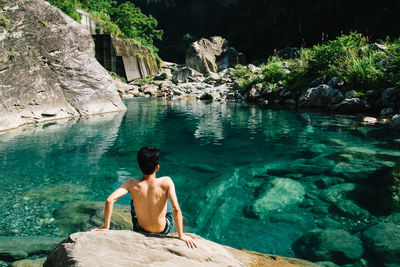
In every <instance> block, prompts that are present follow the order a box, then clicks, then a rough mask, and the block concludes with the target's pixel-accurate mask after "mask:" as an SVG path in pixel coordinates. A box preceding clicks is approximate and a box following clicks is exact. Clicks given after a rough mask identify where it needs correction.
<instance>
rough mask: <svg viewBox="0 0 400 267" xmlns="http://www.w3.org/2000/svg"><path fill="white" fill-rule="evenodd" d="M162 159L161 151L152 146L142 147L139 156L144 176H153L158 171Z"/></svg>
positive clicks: (138, 159)
mask: <svg viewBox="0 0 400 267" xmlns="http://www.w3.org/2000/svg"><path fill="white" fill-rule="evenodd" d="M159 159H160V150H158V149H157V148H155V147H152V146H145V147H142V148H141V149H140V150H139V152H138V154H137V161H138V163H139V168H140V170H141V171H142V173H143V174H152V173H154V172H155V171H156V168H157V166H158V161H159Z"/></svg>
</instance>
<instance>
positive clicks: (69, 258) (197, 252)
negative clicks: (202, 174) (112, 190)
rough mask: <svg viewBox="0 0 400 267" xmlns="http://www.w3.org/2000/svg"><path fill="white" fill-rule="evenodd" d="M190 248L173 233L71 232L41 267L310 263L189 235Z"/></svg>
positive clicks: (307, 266)
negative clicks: (193, 246)
mask: <svg viewBox="0 0 400 267" xmlns="http://www.w3.org/2000/svg"><path fill="white" fill-rule="evenodd" d="M191 236H192V237H193V238H194V239H195V241H196V242H197V245H198V248H196V249H191V248H188V247H187V246H186V244H185V243H184V242H183V241H181V240H179V239H178V238H177V237H176V236H166V237H156V236H145V235H142V234H139V233H136V232H133V231H107V232H86V233H75V234H72V235H70V237H69V238H68V239H66V240H64V241H63V242H62V243H60V244H59V245H58V246H57V247H56V248H55V250H54V251H52V253H50V255H49V256H48V257H47V260H46V262H45V263H44V267H63V266H67V265H72V266H97V267H108V266H121V267H122V266H124V267H131V266H132V267H133V266H149V267H153V266H277V267H279V266H282V267H283V266H285V267H295V266H302V267H313V266H315V267H316V266H317V265H315V264H313V263H311V262H307V261H304V260H300V259H292V258H284V257H279V256H274V255H266V254H261V253H256V252H251V251H242V250H237V249H234V248H231V247H227V246H222V245H219V244H217V243H214V242H211V241H208V240H207V239H204V238H201V237H199V236H196V235H191Z"/></svg>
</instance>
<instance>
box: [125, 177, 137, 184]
mask: <svg viewBox="0 0 400 267" xmlns="http://www.w3.org/2000/svg"><path fill="white" fill-rule="evenodd" d="M139 182H140V180H139V179H136V178H128V179H126V180H125V183H127V184H129V185H135V184H138V183H139Z"/></svg>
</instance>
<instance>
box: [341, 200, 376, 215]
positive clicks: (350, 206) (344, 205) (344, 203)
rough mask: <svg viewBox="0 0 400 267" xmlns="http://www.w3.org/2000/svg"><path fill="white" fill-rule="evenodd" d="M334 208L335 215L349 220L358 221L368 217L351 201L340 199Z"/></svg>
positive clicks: (366, 213)
mask: <svg viewBox="0 0 400 267" xmlns="http://www.w3.org/2000/svg"><path fill="white" fill-rule="evenodd" d="M334 207H335V212H336V213H338V214H339V215H341V216H344V217H348V218H350V219H354V220H360V219H363V218H367V217H368V216H369V213H368V211H366V210H365V209H363V208H361V207H360V206H359V205H357V204H356V203H355V202H354V201H352V200H347V199H342V200H340V201H338V202H337V203H336V204H335V206H334Z"/></svg>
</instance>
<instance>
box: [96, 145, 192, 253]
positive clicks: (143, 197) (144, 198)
mask: <svg viewBox="0 0 400 267" xmlns="http://www.w3.org/2000/svg"><path fill="white" fill-rule="evenodd" d="M159 155H160V152H159V150H158V149H156V148H155V147H150V146H146V147H143V148H142V149H140V150H139V152H138V155H137V160H138V163H139V168H140V170H141V171H142V178H141V179H140V180H138V179H135V178H131V179H127V180H126V181H125V182H124V183H122V185H121V186H120V188H118V189H117V190H115V191H114V192H113V193H112V194H111V195H110V196H109V197H108V198H107V200H106V205H105V211H104V226H101V227H95V228H92V229H90V231H107V230H108V229H109V228H110V220H111V214H112V210H113V205H114V202H115V201H117V200H118V199H119V198H120V197H122V196H123V195H126V194H127V193H130V194H131V196H132V202H131V209H132V211H131V212H132V222H133V230H134V231H137V232H140V233H145V234H147V233H158V234H168V233H169V231H170V230H171V228H172V210H173V217H174V221H175V224H176V229H177V230H178V236H179V239H181V240H183V241H185V242H186V244H187V245H188V247H190V248H195V247H197V244H196V242H195V241H194V240H193V239H192V238H191V237H190V236H188V235H185V234H184V233H183V223H182V212H181V209H180V207H179V204H178V199H177V197H176V193H175V185H174V183H173V182H172V180H171V178H169V177H168V176H165V177H160V178H156V172H157V171H158V170H159V168H160V166H159V165H158V161H159ZM168 199H169V201H170V202H171V204H172V210H171V207H170V203H169V201H168Z"/></svg>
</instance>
